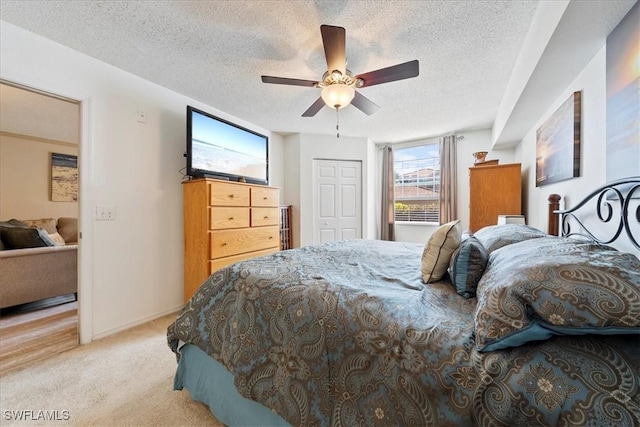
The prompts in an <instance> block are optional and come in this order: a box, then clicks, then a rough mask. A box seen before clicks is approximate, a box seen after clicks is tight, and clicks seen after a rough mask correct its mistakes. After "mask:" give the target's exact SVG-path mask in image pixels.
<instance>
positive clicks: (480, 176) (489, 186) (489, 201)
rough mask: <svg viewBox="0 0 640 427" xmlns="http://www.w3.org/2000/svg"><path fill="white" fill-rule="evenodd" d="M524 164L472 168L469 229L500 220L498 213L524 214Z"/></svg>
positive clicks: (474, 230) (475, 229)
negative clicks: (522, 167)
mask: <svg viewBox="0 0 640 427" xmlns="http://www.w3.org/2000/svg"><path fill="white" fill-rule="evenodd" d="M521 176H522V175H521V171H520V163H512V164H506V165H491V166H488V165H485V166H474V167H471V168H469V189H470V192H471V194H470V200H469V228H470V229H471V231H472V232H476V231H478V230H479V229H481V228H482V227H485V226H487V225H495V224H497V223H498V215H520V214H521V213H522V177H521Z"/></svg>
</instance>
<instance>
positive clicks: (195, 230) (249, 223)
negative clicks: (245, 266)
mask: <svg viewBox="0 0 640 427" xmlns="http://www.w3.org/2000/svg"><path fill="white" fill-rule="evenodd" d="M183 196H184V299H185V301H187V300H188V299H189V298H191V297H192V296H193V294H194V292H195V291H196V290H197V289H198V287H199V286H200V285H201V284H202V282H203V281H204V280H205V279H206V278H207V277H209V275H211V273H213V272H214V271H216V270H218V269H220V268H222V267H224V266H226V265H229V264H232V263H234V262H237V261H241V260H244V259H248V258H253V257H256V256H260V255H267V254H270V253H273V252H277V251H278V250H279V249H280V207H279V202H280V190H279V189H278V188H276V187H267V186H261V185H252V184H245V183H236V182H226V181H216V180H213V179H197V180H193V181H188V182H185V183H184V184H183Z"/></svg>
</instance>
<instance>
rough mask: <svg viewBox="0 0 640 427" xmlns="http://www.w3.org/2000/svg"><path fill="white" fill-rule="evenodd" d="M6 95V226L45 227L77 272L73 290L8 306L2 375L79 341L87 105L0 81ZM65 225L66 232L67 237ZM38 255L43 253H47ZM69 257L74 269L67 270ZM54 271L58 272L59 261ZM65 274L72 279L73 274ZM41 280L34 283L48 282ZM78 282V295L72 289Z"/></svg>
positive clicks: (0, 159)
mask: <svg viewBox="0 0 640 427" xmlns="http://www.w3.org/2000/svg"><path fill="white" fill-rule="evenodd" d="M0 90H1V95H2V96H1V97H0V102H1V105H0V114H1V115H2V120H1V121H0V122H1V126H0V166H1V167H0V170H1V172H0V221H8V220H10V219H17V220H20V221H21V222H23V223H25V224H26V225H28V226H31V227H38V228H40V231H39V233H46V234H47V237H49V238H51V239H52V240H53V242H55V243H56V245H57V246H65V248H61V249H62V250H60V251H57V252H65V253H66V254H73V255H71V256H70V255H67V256H66V258H65V261H64V262H65V266H69V265H70V267H71V270H70V271H73V269H74V268H75V272H73V273H74V274H71V275H69V276H70V277H71V279H68V280H67V279H65V280H67V282H66V284H65V285H63V286H62V287H60V288H59V289H58V288H57V287H55V289H54V290H51V289H52V288H53V287H49V288H45V287H44V286H42V287H41V288H42V289H45V290H44V291H43V290H42V289H41V290H39V291H37V292H36V291H35V288H36V286H34V293H33V298H32V299H33V301H31V300H28V301H26V302H25V301H24V300H22V299H20V304H16V305H11V306H9V307H3V308H2V311H1V312H0V337H1V340H2V343H1V345H0V348H1V349H2V352H1V354H0V361H1V362H2V365H1V366H0V372H6V371H7V370H10V369H13V368H16V367H18V366H24V365H25V364H27V363H31V362H33V361H35V360H41V359H44V358H46V357H50V356H51V355H52V354H56V353H59V352H61V351H66V350H68V349H70V348H73V347H75V346H77V345H78V343H79V333H78V301H77V295H78V284H79V280H78V278H77V274H78V271H79V269H78V265H79V255H78V250H77V248H78V247H79V246H78V240H79V239H78V225H77V224H78V222H77V221H78V218H79V212H80V211H79V204H78V194H79V182H78V181H79V176H78V173H77V171H78V170H79V165H78V160H79V158H80V157H79V155H78V154H79V148H80V123H81V105H80V102H78V101H75V100H72V99H68V98H64V97H60V96H57V95H53V94H50V93H46V92H42V91H39V90H35V89H32V88H29V87H25V86H22V85H18V84H14V83H12V82H8V81H4V80H0ZM74 162H75V163H74ZM74 168H75V171H74V170H73V169H74ZM74 186H75V187H74ZM59 219H64V221H59ZM41 220H42V221H43V222H39V221H41ZM52 220H53V222H52ZM74 220H75V225H74ZM45 224H46V225H45ZM60 227H65V231H64V232H62V234H64V236H65V237H64V238H62V235H61V233H59V231H62V230H61V229H58V228H60ZM69 227H71V228H69ZM74 227H75V228H74ZM45 240H46V239H45ZM74 246H75V249H74ZM28 249H29V248H26V250H28ZM37 249H38V250H39V251H40V252H42V249H44V248H37ZM10 250H11V249H9V251H10ZM18 250H21V249H18ZM3 252H4V251H3ZM45 252H46V250H45ZM9 253H10V252H7V253H5V254H4V255H7V254H9ZM21 258H24V259H26V258H28V255H25V256H22V257H21ZM69 258H72V264H68V263H69ZM49 260H50V261H51V257H50V258H49ZM0 261H5V259H3V260H0ZM35 264H36V265H35V266H34V271H36V272H37V270H38V269H41V270H42V269H43V268H46V267H43V266H42V265H41V264H40V263H39V262H38V261H37V260H36V261H35ZM39 264H40V265H39ZM52 265H53V266H54V267H55V266H56V261H55V260H53V261H52ZM5 267H6V265H5ZM51 271H53V270H49V269H47V270H46V272H44V275H46V274H53V273H51ZM64 271H65V273H68V272H69V269H65V270H64ZM37 276H38V275H37V274H34V275H33V277H31V276H29V277H28V278H29V279H32V280H33V283H41V282H42V281H41V279H40V278H38V277H37ZM74 276H75V277H74ZM17 277H22V276H17ZM65 277H66V276H65ZM74 279H75V289H74V288H73V286H71V289H69V287H70V285H69V283H72V281H73V280H74ZM56 286H57V285H56ZM49 290H51V292H49ZM74 290H75V292H73V291H74ZM3 305H4V304H3Z"/></svg>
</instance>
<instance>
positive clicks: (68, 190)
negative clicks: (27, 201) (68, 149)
mask: <svg viewBox="0 0 640 427" xmlns="http://www.w3.org/2000/svg"><path fill="white" fill-rule="evenodd" d="M51 201H52V202H77V201H78V157H77V156H73V155H71V154H60V153H51Z"/></svg>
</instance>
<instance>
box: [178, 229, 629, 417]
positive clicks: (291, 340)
mask: <svg viewBox="0 0 640 427" xmlns="http://www.w3.org/2000/svg"><path fill="white" fill-rule="evenodd" d="M422 250H423V245H418V244H408V243H397V242H384V241H372V240H353V241H340V242H332V243H328V244H323V245H318V246H309V247H304V248H300V249H293V250H289V251H282V252H279V253H277V254H273V255H269V256H267V257H262V258H258V259H253V260H248V261H243V262H240V263H237V264H234V265H232V266H229V267H226V268H223V269H221V270H219V271H217V272H216V273H214V274H213V275H212V276H211V277H209V278H208V279H207V280H206V281H205V282H204V283H203V284H202V286H201V287H200V289H199V290H198V291H197V293H196V294H195V295H194V296H193V298H192V299H191V300H190V301H189V302H188V303H187V305H186V306H185V307H184V309H183V311H182V312H181V313H180V314H179V316H178V318H177V320H176V321H175V322H174V323H173V324H172V325H171V326H170V327H169V329H168V342H169V346H170V347H171V348H172V350H173V351H174V352H176V354H177V356H178V357H179V344H180V343H181V342H184V343H189V344H194V345H196V346H198V347H200V348H201V349H202V350H203V351H205V352H206V353H208V354H209V355H210V356H211V357H213V358H214V359H215V360H217V361H219V362H220V363H222V364H223V365H224V366H225V367H226V368H227V369H228V370H229V371H230V372H231V373H232V374H233V376H234V379H235V385H236V388H237V389H238V391H239V392H240V394H242V395H243V396H245V397H247V398H249V399H252V400H255V401H257V402H260V403H261V404H262V405H264V406H266V407H268V408H271V409H273V410H274V411H275V412H277V413H278V414H279V415H280V416H282V417H283V418H284V419H285V420H287V421H288V422H289V423H291V424H292V425H294V426H310V425H313V426H316V425H317V426H339V425H343V426H355V425H361V426H377V425H379V426H392V425H393V426H395V425H414V426H431V425H443V426H468V425H520V426H525V425H526V426H529V425H589V424H591V425H605V424H612V425H613V424H615V425H618V426H624V425H629V426H631V425H639V424H640V397H639V389H638V387H639V384H638V383H639V381H640V380H639V377H640V367H639V366H638V364H639V359H638V356H639V354H638V353H639V351H638V337H637V336H629V335H614V336H592V335H587V336H554V337H552V338H550V339H547V340H545V341H538V342H533V343H526V344H523V345H521V346H518V347H515V348H507V349H501V350H498V351H492V352H484V353H482V352H479V351H478V348H477V345H476V342H475V334H474V331H475V326H474V313H475V309H476V299H475V298H472V299H466V298H463V297H461V296H460V295H458V294H457V293H456V291H455V288H454V287H453V286H452V285H451V284H450V283H448V282H447V281H442V282H439V283H431V284H428V285H425V284H424V283H423V282H422V280H421V272H420V261H421V254H422ZM630 338H631V339H630Z"/></svg>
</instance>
